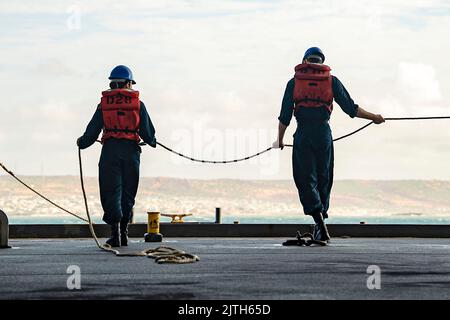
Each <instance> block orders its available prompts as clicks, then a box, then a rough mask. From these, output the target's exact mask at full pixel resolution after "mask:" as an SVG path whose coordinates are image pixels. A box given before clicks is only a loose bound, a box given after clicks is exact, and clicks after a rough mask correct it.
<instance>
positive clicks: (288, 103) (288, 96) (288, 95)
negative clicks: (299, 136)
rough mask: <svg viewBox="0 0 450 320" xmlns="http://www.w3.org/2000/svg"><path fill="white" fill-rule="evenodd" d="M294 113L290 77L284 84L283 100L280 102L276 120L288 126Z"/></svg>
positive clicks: (292, 86)
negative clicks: (279, 110) (278, 114)
mask: <svg viewBox="0 0 450 320" xmlns="http://www.w3.org/2000/svg"><path fill="white" fill-rule="evenodd" d="M293 113H294V79H293V78H292V79H291V80H289V82H288V83H287V85H286V90H285V91H284V96H283V102H282V104H281V112H280V116H279V117H278V120H280V122H281V123H282V124H284V125H285V126H289V124H290V123H291V119H292V114H293Z"/></svg>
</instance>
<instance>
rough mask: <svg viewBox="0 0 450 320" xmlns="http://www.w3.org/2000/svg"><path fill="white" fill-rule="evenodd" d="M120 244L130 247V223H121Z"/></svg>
mask: <svg viewBox="0 0 450 320" xmlns="http://www.w3.org/2000/svg"><path fill="white" fill-rule="evenodd" d="M120 243H121V245H122V246H124V247H126V246H128V222H127V223H124V222H120Z"/></svg>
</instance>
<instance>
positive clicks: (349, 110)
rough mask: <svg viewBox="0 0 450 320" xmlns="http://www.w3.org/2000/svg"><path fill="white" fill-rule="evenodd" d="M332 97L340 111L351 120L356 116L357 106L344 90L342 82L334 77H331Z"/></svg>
mask: <svg viewBox="0 0 450 320" xmlns="http://www.w3.org/2000/svg"><path fill="white" fill-rule="evenodd" d="M333 96H334V100H335V101H336V102H337V104H338V105H339V106H340V107H341V109H342V111H344V112H345V113H346V114H348V115H349V116H350V117H351V118H354V117H356V114H357V113H358V105H357V104H355V102H354V101H353V99H352V98H351V97H350V94H349V93H348V91H347V90H346V89H345V87H344V85H343V84H342V82H341V81H339V79H338V78H336V77H335V76H333Z"/></svg>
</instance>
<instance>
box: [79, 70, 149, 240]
mask: <svg viewBox="0 0 450 320" xmlns="http://www.w3.org/2000/svg"><path fill="white" fill-rule="evenodd" d="M109 80H111V82H110V84H109V86H110V90H106V91H103V92H102V98H101V102H100V104H99V105H98V107H97V110H96V111H95V113H94V116H93V118H92V120H91V121H90V122H89V124H88V126H87V128H86V131H85V133H84V134H83V136H81V137H80V138H78V140H77V145H78V147H79V148H80V149H85V148H88V147H89V146H91V145H92V144H93V143H94V142H95V141H96V140H97V137H98V135H99V134H100V131H102V130H103V135H102V139H101V142H102V144H103V147H102V153H101V156H100V162H99V185H100V200H101V203H102V207H103V211H104V215H103V221H105V222H106V223H108V224H109V225H111V238H110V239H108V240H107V241H106V243H107V244H109V245H110V246H111V247H120V246H121V245H122V246H126V245H127V244H128V223H129V222H130V219H131V210H132V208H133V206H134V203H135V197H136V193H137V189H138V184H139V165H140V153H141V148H140V146H139V142H140V140H141V138H142V140H144V142H145V143H146V144H148V145H150V146H152V147H156V139H155V128H154V127H153V124H152V121H151V120H150V117H149V115H148V113H147V109H146V107H145V105H144V103H143V102H142V101H140V100H139V92H138V91H135V90H133V89H132V85H133V84H136V81H134V79H133V74H132V72H131V70H130V69H129V68H128V67H126V66H123V65H120V66H117V67H115V68H114V69H113V70H112V71H111V75H110V77H109Z"/></svg>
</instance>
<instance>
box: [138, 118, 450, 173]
mask: <svg viewBox="0 0 450 320" xmlns="http://www.w3.org/2000/svg"><path fill="white" fill-rule="evenodd" d="M442 119H450V116H432V117H390V118H384V120H386V121H394V120H442ZM373 123H374V122H373V121H370V122H369V123H367V124H365V125H364V126H362V127H360V128H358V129H356V130H355V131H352V132H350V133H347V134H345V135H343V136H340V137H338V138H336V139H333V142H336V141H339V140H342V139H345V138H348V137H350V136H352V135H354V134H356V133H358V132H360V131H362V130H364V129H365V128H367V127H368V126H370V125H372V124H373ZM156 144H157V145H159V146H161V147H162V148H164V149H166V150H167V151H169V152H171V153H173V154H176V155H177V156H180V157H182V158H185V159H188V160H190V161H193V162H200V163H211V164H226V163H236V162H241V161H246V160H249V159H252V158H255V157H257V156H260V155H262V154H263V153H266V152H268V151H270V150H272V149H275V148H274V147H269V148H267V149H265V150H262V151H260V152H258V153H255V154H253V155H250V156H247V157H245V158H240V159H233V160H204V159H197V158H194V157H190V156H187V155H185V154H183V153H181V152H178V151H175V150H173V149H171V148H169V147H167V146H166V145H164V144H163V143H161V142H156ZM141 145H145V143H141ZM284 146H285V147H293V146H294V145H292V144H285V145H284Z"/></svg>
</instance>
